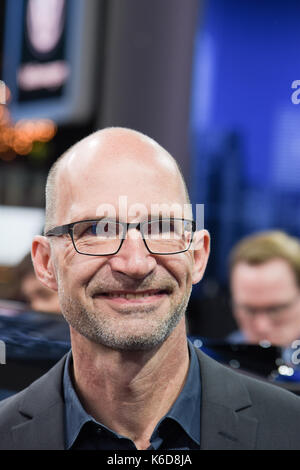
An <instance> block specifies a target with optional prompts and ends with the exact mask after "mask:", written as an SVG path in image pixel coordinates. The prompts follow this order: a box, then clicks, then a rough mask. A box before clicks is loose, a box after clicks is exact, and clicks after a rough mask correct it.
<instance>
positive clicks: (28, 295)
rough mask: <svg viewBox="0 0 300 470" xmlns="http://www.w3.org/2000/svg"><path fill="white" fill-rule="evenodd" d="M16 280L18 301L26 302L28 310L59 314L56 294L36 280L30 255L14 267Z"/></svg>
mask: <svg viewBox="0 0 300 470" xmlns="http://www.w3.org/2000/svg"><path fill="white" fill-rule="evenodd" d="M16 278H17V279H16V281H17V283H18V285H19V295H20V297H21V298H20V300H22V301H24V302H26V303H27V304H28V307H29V308H30V310H34V311H36V312H43V313H54V314H60V305H59V301H58V295H57V292H55V291H53V290H51V289H49V288H48V287H46V286H44V285H43V284H42V283H41V282H40V281H39V280H38V279H37V277H36V275H35V272H34V269H33V264H32V261H31V253H28V254H27V255H26V256H25V257H24V258H23V259H22V261H21V262H20V264H19V265H18V266H17V267H16Z"/></svg>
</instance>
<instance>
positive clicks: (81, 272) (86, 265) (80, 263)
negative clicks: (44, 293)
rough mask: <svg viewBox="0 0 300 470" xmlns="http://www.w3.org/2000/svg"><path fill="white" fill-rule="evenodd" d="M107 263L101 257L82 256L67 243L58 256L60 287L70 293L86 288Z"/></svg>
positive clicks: (57, 270) (57, 268) (57, 265)
mask: <svg viewBox="0 0 300 470" xmlns="http://www.w3.org/2000/svg"><path fill="white" fill-rule="evenodd" d="M62 253H63V254H62ZM105 262H106V260H105V259H104V258H101V257H93V256H86V255H81V254H79V253H77V252H76V251H75V250H74V247H73V244H72V242H70V243H65V246H64V248H63V249H60V250H59V254H58V256H56V263H55V265H56V272H57V279H58V287H59V288H62V290H63V291H69V292H70V291H74V289H81V288H85V287H86V285H87V284H88V283H89V282H90V280H91V279H92V278H93V276H94V275H95V274H96V273H97V272H99V270H100V269H101V267H102V266H103V264H105ZM74 294H76V293H75V292H74Z"/></svg>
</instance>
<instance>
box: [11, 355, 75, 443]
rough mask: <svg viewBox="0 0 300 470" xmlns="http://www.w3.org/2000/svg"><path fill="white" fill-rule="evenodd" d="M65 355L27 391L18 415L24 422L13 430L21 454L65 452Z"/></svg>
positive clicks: (14, 439) (13, 436)
mask: <svg viewBox="0 0 300 470" xmlns="http://www.w3.org/2000/svg"><path fill="white" fill-rule="evenodd" d="M65 360H66V355H65V356H64V357H63V358H62V359H61V360H60V361H59V362H58V363H57V364H56V365H55V366H54V367H53V368H52V369H50V371H49V372H48V373H47V374H45V375H43V376H42V377H41V378H40V379H38V380H37V381H35V382H34V383H33V384H31V385H30V386H29V387H28V388H27V389H26V391H24V392H25V393H24V395H23V399H22V400H21V402H20V406H19V412H20V414H21V415H23V417H24V420H25V421H24V422H23V423H21V424H18V425H17V426H14V427H13V428H12V430H11V433H12V439H13V441H14V444H15V446H16V448H17V449H19V450H23V449H24V450H27V449H30V450H34V449H43V450H54V449H57V450H63V449H64V399H63V391H62V374H63V369H64V364H65Z"/></svg>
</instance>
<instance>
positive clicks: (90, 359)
mask: <svg viewBox="0 0 300 470" xmlns="http://www.w3.org/2000/svg"><path fill="white" fill-rule="evenodd" d="M71 338H72V353H73V361H74V371H73V372H74V382H75V388H76V391H77V393H78V396H79V398H80V400H81V403H82V405H83V407H84V408H85V410H86V411H87V412H88V413H89V414H90V415H91V416H93V417H94V418H95V419H96V420H97V421H99V422H101V423H102V424H104V425H105V426H107V427H109V428H110V429H112V430H114V431H115V432H117V433H119V434H121V435H123V436H126V437H128V438H130V439H132V440H133V441H134V442H135V445H136V447H137V448H138V449H146V448H147V447H149V445H150V443H149V441H150V437H151V435H152V432H153V430H154V428H155V426H156V424H157V423H158V421H159V420H160V419H161V418H162V417H163V416H164V415H165V414H166V413H167V412H168V410H169V409H170V408H171V406H172V405H173V403H174V402H175V401H176V399H177V397H178V395H179V394H180V392H181V390H182V388H183V385H184V383H185V379H186V376H187V372H188V367H189V354H188V346H187V338H186V330H185V324H184V318H183V319H182V321H181V322H180V323H179V325H178V326H177V327H176V328H175V330H174V331H173V332H172V333H171V335H170V336H169V337H168V338H167V340H166V341H165V342H164V343H163V344H162V345H160V346H159V347H157V348H156V349H154V350H151V351H132V352H131V351H116V350H112V349H110V348H107V347H105V346H103V345H100V344H96V343H92V342H91V341H89V340H88V339H86V338H85V337H83V336H81V335H80V334H79V333H77V332H76V331H74V330H72V329H71Z"/></svg>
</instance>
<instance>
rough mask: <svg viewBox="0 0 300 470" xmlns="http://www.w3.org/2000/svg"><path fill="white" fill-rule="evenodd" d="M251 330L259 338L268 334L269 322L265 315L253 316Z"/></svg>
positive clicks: (257, 314)
mask: <svg viewBox="0 0 300 470" xmlns="http://www.w3.org/2000/svg"><path fill="white" fill-rule="evenodd" d="M252 321H253V328H254V330H255V332H256V334H258V335H259V336H264V338H265V336H266V335H268V334H270V330H271V322H270V318H269V317H268V314H267V313H262V312H261V313H256V314H255V315H254V316H253V319H252Z"/></svg>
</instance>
